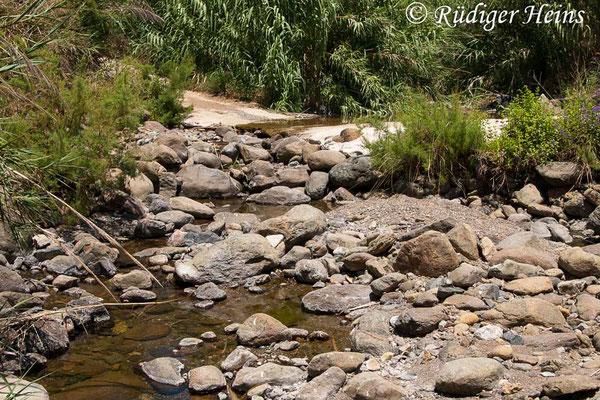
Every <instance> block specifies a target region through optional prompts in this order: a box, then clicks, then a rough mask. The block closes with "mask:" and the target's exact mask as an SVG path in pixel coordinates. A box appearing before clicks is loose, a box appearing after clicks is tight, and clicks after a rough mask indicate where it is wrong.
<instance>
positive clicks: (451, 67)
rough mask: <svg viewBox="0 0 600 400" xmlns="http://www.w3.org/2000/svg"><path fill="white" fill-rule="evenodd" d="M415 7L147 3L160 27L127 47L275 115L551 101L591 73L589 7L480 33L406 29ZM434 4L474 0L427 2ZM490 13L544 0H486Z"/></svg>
mask: <svg viewBox="0 0 600 400" xmlns="http://www.w3.org/2000/svg"><path fill="white" fill-rule="evenodd" d="M411 2H412V1H411V0H358V1H356V0H327V1H325V0H295V1H289V0H268V1H264V0H204V1H201V0H148V4H149V5H150V6H151V7H152V9H153V10H154V11H155V12H156V13H157V14H159V15H160V16H161V18H162V19H163V22H162V23H160V24H156V23H147V24H144V25H142V26H141V29H139V30H138V34H139V35H138V36H136V38H135V40H134V41H135V48H136V50H137V51H138V53H140V54H152V55H154V56H156V57H158V59H159V60H170V59H172V57H173V56H174V55H175V56H179V57H180V58H182V57H184V56H185V55H191V56H192V57H193V58H194V59H195V62H196V64H197V68H198V71H199V72H200V73H202V74H204V79H205V85H206V86H205V87H209V88H212V89H213V90H215V91H218V92H222V93H228V94H232V95H235V96H239V97H242V98H258V99H260V100H261V101H262V103H263V104H265V105H267V106H271V107H275V108H278V109H283V110H294V111H300V110H304V109H310V110H315V111H327V112H333V113H342V114H346V115H356V114H361V113H366V112H375V113H379V114H386V113H387V114H390V113H391V112H392V111H393V110H394V109H395V108H396V103H397V102H398V99H399V98H401V97H402V95H403V94H405V93H406V91H407V88H419V90H421V91H425V92H428V93H430V94H431V95H434V96H437V95H440V94H447V93H450V92H454V91H471V92H473V91H475V89H482V90H493V91H500V92H505V93H514V92H515V91H516V90H518V89H520V88H522V87H523V85H544V86H545V87H546V89H547V90H548V91H551V92H553V93H557V92H558V91H560V90H561V86H562V84H563V82H564V80H565V79H569V78H570V77H572V74H573V73H575V72H576V71H579V70H583V69H585V68H587V67H589V66H590V65H591V64H593V62H594V61H595V59H596V56H597V52H598V49H599V47H598V46H599V45H598V43H597V41H596V37H597V36H596V35H597V33H598V17H600V5H599V4H598V3H597V2H586V1H581V0H575V1H568V2H566V3H565V2H558V1H557V2H553V4H551V5H552V6H553V7H556V9H558V8H559V7H560V8H561V9H583V10H585V11H586V12H587V20H586V23H585V24H584V25H579V26H570V25H561V24H539V25H538V24H527V25H524V24H520V23H516V24H512V25H508V24H507V25H499V26H497V27H496V29H494V30H492V31H490V32H485V31H484V30H483V29H482V28H481V26H479V25H472V26H459V27H457V28H456V29H452V28H449V27H446V26H439V25H435V24H434V23H433V21H432V19H431V18H430V19H428V20H427V21H426V22H425V23H424V24H421V25H411V24H410V23H408V22H407V20H406V17H405V9H406V6H407V5H409V4H410V3H411ZM424 3H426V4H427V5H428V6H429V9H430V10H433V9H434V8H436V7H438V6H440V5H450V6H452V7H456V6H458V5H465V6H467V8H468V6H469V5H471V6H475V5H476V4H477V3H478V2H477V1H472V2H467V4H465V2H463V1H458V0H444V1H438V0H426V1H424ZM486 3H487V4H488V7H487V9H488V10H492V9H500V10H502V9H508V10H512V9H520V10H523V9H524V8H525V7H526V6H528V5H531V4H537V5H538V6H539V5H541V4H544V3H546V2H542V1H530V0H492V1H488V2H486Z"/></svg>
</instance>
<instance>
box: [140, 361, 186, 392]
mask: <svg viewBox="0 0 600 400" xmlns="http://www.w3.org/2000/svg"><path fill="white" fill-rule="evenodd" d="M140 367H141V368H142V372H143V373H144V375H146V377H147V378H148V379H150V380H151V381H153V382H157V383H161V384H163V385H169V386H182V385H183V384H185V379H183V376H181V371H183V368H184V366H183V364H182V363H181V362H180V361H179V360H177V359H175V358H172V357H160V358H155V359H154V360H152V361H147V362H142V363H140Z"/></svg>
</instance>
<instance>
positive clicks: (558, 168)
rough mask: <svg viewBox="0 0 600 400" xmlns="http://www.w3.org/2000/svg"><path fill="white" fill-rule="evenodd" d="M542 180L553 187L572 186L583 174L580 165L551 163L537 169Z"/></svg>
mask: <svg viewBox="0 0 600 400" xmlns="http://www.w3.org/2000/svg"><path fill="white" fill-rule="evenodd" d="M536 171H537V172H538V174H540V176H541V177H542V179H543V180H544V181H545V182H546V183H547V184H549V185H552V186H558V187H561V186H571V185H573V184H574V183H575V182H577V178H579V175H580V174H581V168H579V165H577V164H576V163H572V162H550V163H547V164H542V165H539V166H538V167H536Z"/></svg>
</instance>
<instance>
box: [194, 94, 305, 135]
mask: <svg viewBox="0 0 600 400" xmlns="http://www.w3.org/2000/svg"><path fill="white" fill-rule="evenodd" d="M183 105H184V106H186V107H187V106H192V107H193V109H192V112H191V114H190V115H189V117H188V118H187V119H186V120H185V123H186V124H187V125H189V126H194V127H201V128H210V127H215V126H219V125H229V126H237V125H246V124H250V123H253V122H266V121H285V120H294V119H303V118H311V117H312V116H311V115H310V114H300V113H281V112H277V111H274V110H267V109H264V108H261V107H259V106H258V105H257V104H255V103H245V102H240V101H235V100H231V99H226V98H224V97H218V96H211V95H209V94H206V93H201V92H192V91H186V92H185V94H184V99H183Z"/></svg>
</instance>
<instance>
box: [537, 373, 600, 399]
mask: <svg viewBox="0 0 600 400" xmlns="http://www.w3.org/2000/svg"><path fill="white" fill-rule="evenodd" d="M599 388H600V382H599V381H598V380H597V379H595V378H593V377H590V376H587V375H562V376H557V377H554V378H550V379H548V380H547V381H545V382H544V384H543V385H542V393H543V394H545V395H546V396H548V397H550V398H552V399H554V398H561V399H567V398H589V397H590V396H581V395H585V394H587V395H592V394H593V393H595V392H597V391H598V389H599Z"/></svg>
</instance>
